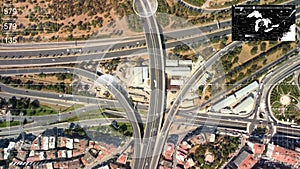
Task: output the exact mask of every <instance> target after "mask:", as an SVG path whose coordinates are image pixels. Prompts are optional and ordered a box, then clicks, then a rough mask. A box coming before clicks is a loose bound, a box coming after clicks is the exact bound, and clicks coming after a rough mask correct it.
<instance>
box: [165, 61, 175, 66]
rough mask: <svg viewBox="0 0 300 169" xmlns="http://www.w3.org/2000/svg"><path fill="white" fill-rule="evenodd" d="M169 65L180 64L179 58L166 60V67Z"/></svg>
mask: <svg viewBox="0 0 300 169" xmlns="http://www.w3.org/2000/svg"><path fill="white" fill-rule="evenodd" d="M167 66H178V60H166V67H167Z"/></svg>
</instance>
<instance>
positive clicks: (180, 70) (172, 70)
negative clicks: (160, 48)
mask: <svg viewBox="0 0 300 169" xmlns="http://www.w3.org/2000/svg"><path fill="white" fill-rule="evenodd" d="M166 73H167V74H168V75H171V76H184V77H186V76H189V75H190V74H191V68H190V67H187V66H186V67H166Z"/></svg>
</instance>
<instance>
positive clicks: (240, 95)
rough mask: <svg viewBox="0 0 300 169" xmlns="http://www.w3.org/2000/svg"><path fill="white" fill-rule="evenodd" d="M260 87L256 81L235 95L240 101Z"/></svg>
mask: <svg viewBox="0 0 300 169" xmlns="http://www.w3.org/2000/svg"><path fill="white" fill-rule="evenodd" d="M258 87H259V84H258V83H257V81H254V82H252V83H251V84H249V85H248V86H246V87H244V88H242V89H240V90H238V91H237V92H235V93H234V95H235V97H236V98H237V99H240V98H243V97H245V96H247V95H248V94H250V93H251V92H253V91H254V90H256V89H258Z"/></svg>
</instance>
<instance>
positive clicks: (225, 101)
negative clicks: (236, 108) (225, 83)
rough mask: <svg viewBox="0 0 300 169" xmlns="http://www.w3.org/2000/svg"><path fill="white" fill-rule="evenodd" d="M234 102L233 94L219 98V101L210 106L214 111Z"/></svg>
mask: <svg viewBox="0 0 300 169" xmlns="http://www.w3.org/2000/svg"><path fill="white" fill-rule="evenodd" d="M234 102H236V98H235V97H234V96H233V95H230V96H228V97H227V98H225V99H223V100H221V101H220V102H219V103H217V104H215V105H213V106H212V109H213V110H214V111H220V110H221V109H222V108H224V107H227V106H230V105H231V104H232V103H234Z"/></svg>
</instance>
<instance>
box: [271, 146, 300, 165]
mask: <svg viewBox="0 0 300 169" xmlns="http://www.w3.org/2000/svg"><path fill="white" fill-rule="evenodd" d="M272 158H273V159H274V160H277V161H280V162H283V163H287V164H289V165H295V164H296V163H297V160H299V153H297V152H296V151H292V150H288V149H285V148H283V147H278V146H275V147H274V150H273V154H272Z"/></svg>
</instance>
